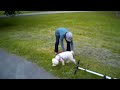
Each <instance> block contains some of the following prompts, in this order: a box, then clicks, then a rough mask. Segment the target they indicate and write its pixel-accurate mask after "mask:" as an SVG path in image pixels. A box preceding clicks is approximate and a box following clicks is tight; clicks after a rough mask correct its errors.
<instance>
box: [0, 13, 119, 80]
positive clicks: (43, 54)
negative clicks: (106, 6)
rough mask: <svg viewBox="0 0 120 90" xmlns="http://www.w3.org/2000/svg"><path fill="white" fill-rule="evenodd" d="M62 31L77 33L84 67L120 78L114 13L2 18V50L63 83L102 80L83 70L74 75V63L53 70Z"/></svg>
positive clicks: (78, 56)
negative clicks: (58, 30) (58, 32)
mask: <svg viewBox="0 0 120 90" xmlns="http://www.w3.org/2000/svg"><path fill="white" fill-rule="evenodd" d="M59 27H65V28H68V29H69V30H70V31H71V32H72V33H73V40H74V46H75V50H74V52H75V59H76V61H78V60H80V66H81V67H83V68H86V69H89V70H92V71H96V72H98V73H101V74H104V75H108V76H111V77H115V78H120V17H117V16H115V13H114V12H110V11H104V12H100V11H98V12H80V13H65V14H63V13H61V14H49V15H36V16H22V17H10V18H0V48H3V49H5V50H6V51H8V52H9V53H12V54H16V55H19V56H21V57H24V58H26V59H27V60H29V61H31V62H33V63H36V64H37V65H38V66H40V67H43V68H44V69H45V70H47V71H48V72H50V73H52V74H54V75H55V76H58V77H60V78H61V79H102V78H101V77H99V76H96V75H93V74H90V73H87V72H84V71H81V70H78V71H77V74H76V75H74V74H73V73H74V68H75V65H74V64H73V63H69V64H66V65H65V66H62V65H61V64H59V65H58V66H56V67H52V63H51V59H52V58H53V57H55V55H54V52H53V51H54V43H55V35H54V33H55V30H56V28H59ZM64 44H65V43H64ZM65 45H66V44H65ZM65 47H66V46H65ZM59 50H61V48H60V46H59Z"/></svg>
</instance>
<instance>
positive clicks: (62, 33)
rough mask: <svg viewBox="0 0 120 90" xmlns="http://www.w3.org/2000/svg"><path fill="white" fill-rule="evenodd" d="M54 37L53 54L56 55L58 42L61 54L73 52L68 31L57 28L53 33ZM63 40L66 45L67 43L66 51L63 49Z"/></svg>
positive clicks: (70, 34) (70, 35) (71, 40)
mask: <svg viewBox="0 0 120 90" xmlns="http://www.w3.org/2000/svg"><path fill="white" fill-rule="evenodd" d="M55 36H56V42H55V50H54V52H55V54H58V45H59V41H60V44H61V48H62V52H64V51H73V50H74V44H73V39H72V33H71V32H69V30H68V29H66V28H58V29H57V30H56V31H55ZM63 39H65V40H66V43H67V49H66V50H65V48H64V43H63Z"/></svg>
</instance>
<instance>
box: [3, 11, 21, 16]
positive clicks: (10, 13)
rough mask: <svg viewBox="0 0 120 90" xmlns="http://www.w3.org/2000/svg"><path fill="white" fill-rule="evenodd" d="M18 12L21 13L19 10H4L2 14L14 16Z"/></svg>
mask: <svg viewBox="0 0 120 90" xmlns="http://www.w3.org/2000/svg"><path fill="white" fill-rule="evenodd" d="M19 14H22V13H21V12H20V11H5V12H4V15H7V16H15V15H19Z"/></svg>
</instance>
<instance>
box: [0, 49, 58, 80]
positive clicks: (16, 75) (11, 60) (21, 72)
mask: <svg viewBox="0 0 120 90" xmlns="http://www.w3.org/2000/svg"><path fill="white" fill-rule="evenodd" d="M0 79H59V78H57V77H55V76H53V75H52V74H50V73H48V72H47V71H45V70H44V69H43V68H40V67H38V66H37V65H35V64H33V63H31V62H29V61H27V60H25V59H23V58H21V57H19V56H16V55H12V54H8V53H7V52H5V51H4V50H2V49H0Z"/></svg>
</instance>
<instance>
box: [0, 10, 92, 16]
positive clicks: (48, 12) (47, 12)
mask: <svg viewBox="0 0 120 90" xmlns="http://www.w3.org/2000/svg"><path fill="white" fill-rule="evenodd" d="M75 12H92V11H45V12H36V13H25V14H20V15H16V16H32V15H39V14H56V13H75ZM0 17H9V16H5V15H1V16H0Z"/></svg>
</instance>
